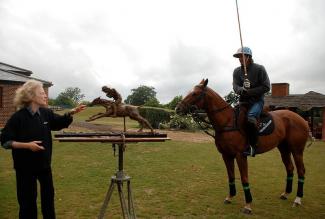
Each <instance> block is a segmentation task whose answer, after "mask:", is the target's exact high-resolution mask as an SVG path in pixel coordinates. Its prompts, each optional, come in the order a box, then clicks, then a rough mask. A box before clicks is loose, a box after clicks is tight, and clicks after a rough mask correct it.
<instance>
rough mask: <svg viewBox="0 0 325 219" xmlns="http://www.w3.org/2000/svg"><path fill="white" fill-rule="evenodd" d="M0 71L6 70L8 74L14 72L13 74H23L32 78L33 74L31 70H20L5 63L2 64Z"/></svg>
mask: <svg viewBox="0 0 325 219" xmlns="http://www.w3.org/2000/svg"><path fill="white" fill-rule="evenodd" d="M0 70H4V71H7V72H13V73H19V74H23V75H26V76H30V75H31V74H33V72H32V71H30V70H27V69H23V68H19V67H16V66H13V65H9V64H6V63H3V62H0Z"/></svg>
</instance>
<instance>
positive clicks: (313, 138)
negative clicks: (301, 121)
mask: <svg viewBox="0 0 325 219" xmlns="http://www.w3.org/2000/svg"><path fill="white" fill-rule="evenodd" d="M307 141H309V143H308V145H307V148H309V147H310V146H311V145H312V144H313V143H314V141H315V137H314V136H313V133H312V132H311V131H309V134H308V140H307Z"/></svg>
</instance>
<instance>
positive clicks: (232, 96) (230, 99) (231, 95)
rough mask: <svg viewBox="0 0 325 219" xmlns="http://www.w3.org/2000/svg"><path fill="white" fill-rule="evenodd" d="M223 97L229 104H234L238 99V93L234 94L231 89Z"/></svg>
mask: <svg viewBox="0 0 325 219" xmlns="http://www.w3.org/2000/svg"><path fill="white" fill-rule="evenodd" d="M224 98H225V100H226V101H227V103H229V104H231V105H236V103H238V101H239V95H237V94H235V92H234V91H231V92H230V93H229V94H227V95H226V96H225V97H224Z"/></svg>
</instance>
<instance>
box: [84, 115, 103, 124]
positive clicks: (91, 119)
mask: <svg viewBox="0 0 325 219" xmlns="http://www.w3.org/2000/svg"><path fill="white" fill-rule="evenodd" d="M105 116H106V113H98V114H96V115H93V116H91V117H89V119H87V120H86V122H90V121H94V120H96V119H99V118H102V117H105Z"/></svg>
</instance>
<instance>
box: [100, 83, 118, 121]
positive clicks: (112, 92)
mask: <svg viewBox="0 0 325 219" xmlns="http://www.w3.org/2000/svg"><path fill="white" fill-rule="evenodd" d="M102 91H103V92H104V93H106V96H107V97H109V98H113V99H114V102H113V103H112V109H113V115H112V116H113V117H116V111H117V107H118V106H119V105H120V104H121V103H122V96H121V95H120V94H119V92H117V91H116V90H115V89H114V88H110V87H107V86H103V87H102Z"/></svg>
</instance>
